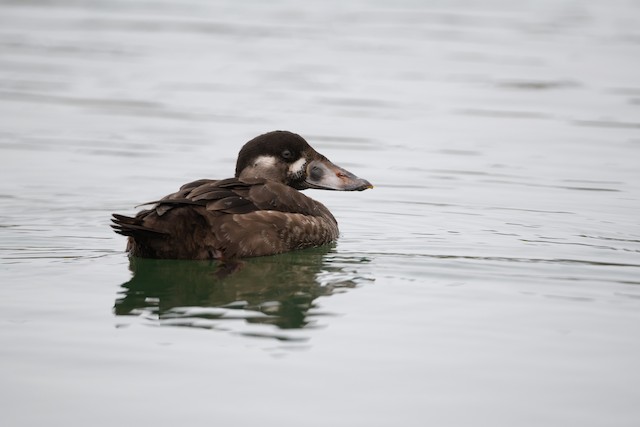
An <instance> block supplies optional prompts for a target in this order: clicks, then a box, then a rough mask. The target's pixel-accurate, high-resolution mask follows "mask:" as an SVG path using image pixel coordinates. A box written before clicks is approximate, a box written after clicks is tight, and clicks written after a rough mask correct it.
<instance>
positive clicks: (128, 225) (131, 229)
mask: <svg viewBox="0 0 640 427" xmlns="http://www.w3.org/2000/svg"><path fill="white" fill-rule="evenodd" d="M111 222H113V224H111V228H113V231H115V232H116V233H118V234H122V235H123V236H131V237H133V238H136V237H159V236H162V235H166V234H167V233H165V232H163V231H158V230H154V229H153V228H149V227H147V226H145V225H143V222H142V218H132V217H129V216H124V215H119V214H113V218H111Z"/></svg>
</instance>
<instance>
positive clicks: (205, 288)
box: [114, 246, 368, 329]
mask: <svg viewBox="0 0 640 427" xmlns="http://www.w3.org/2000/svg"><path fill="white" fill-rule="evenodd" d="M331 251H332V247H331V246H324V247H321V248H314V249H307V250H302V251H294V252H290V253H286V254H282V255H276V256H269V257H260V258H251V259H247V260H244V261H243V265H242V267H241V268H240V270H239V271H236V272H235V273H232V274H230V275H228V276H226V277H222V278H221V277H219V275H218V274H216V272H217V267H218V264H217V263H216V262H209V261H179V260H156V259H143V258H131V260H130V265H129V268H130V270H131V271H132V273H133V277H132V278H131V280H129V281H128V282H126V283H124V284H122V288H123V290H122V291H121V295H120V297H119V298H118V299H117V300H116V302H115V306H114V312H115V314H116V315H118V316H123V315H143V316H146V317H147V318H152V319H154V320H156V319H157V320H159V321H160V323H161V324H163V325H174V326H191V327H200V328H216V327H217V326H216V323H215V322H218V323H219V321H220V320H224V319H238V318H240V319H244V320H246V321H247V322H250V323H264V324H271V325H275V326H277V327H278V328H281V329H297V328H303V327H305V326H308V325H309V323H310V320H309V316H310V314H309V310H310V309H312V308H315V307H316V305H315V304H314V300H315V299H316V298H318V297H319V296H327V295H331V294H332V293H334V292H335V290H336V289H341V288H353V287H355V286H356V285H357V283H358V282H359V281H360V280H361V279H363V278H362V277H360V276H359V275H358V274H357V272H356V271H355V270H354V267H356V266H357V265H358V264H361V263H363V262H368V260H366V259H362V258H360V257H357V258H353V259H350V258H348V257H347V258H345V257H343V256H341V257H340V259H339V260H336V259H335V257H334V255H335V254H331ZM212 322H213V323H212Z"/></svg>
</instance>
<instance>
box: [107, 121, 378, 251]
mask: <svg viewBox="0 0 640 427" xmlns="http://www.w3.org/2000/svg"><path fill="white" fill-rule="evenodd" d="M371 187H372V186H371V184H370V183H369V182H368V181H366V180H363V179H360V178H358V177H356V176H355V175H353V174H351V173H350V172H348V171H346V170H344V169H342V168H339V167H338V166H336V165H334V164H333V163H331V162H330V161H329V160H328V159H327V158H326V157H324V156H322V155H321V154H319V153H318V152H316V151H315V150H314V149H313V148H311V146H310V145H309V144H308V143H307V142H306V141H305V140H304V139H303V138H302V137H301V136H299V135H296V134H294V133H291V132H286V131H275V132H269V133H266V134H264V135H260V136H258V137H256V138H254V139H252V140H251V141H249V142H248V143H247V144H245V145H244V147H243V148H242V150H241V151H240V153H239V155H238V161H237V164H236V176H235V178H230V179H223V180H208V179H202V180H198V181H194V182H191V183H189V184H185V185H183V186H182V187H181V188H180V190H179V191H177V192H175V193H172V194H169V195H168V196H166V197H164V198H163V199H162V200H159V201H157V202H152V203H153V204H154V205H155V206H154V207H153V208H151V209H148V210H143V211H141V212H139V213H138V214H137V215H136V216H135V217H134V218H132V217H127V216H124V215H118V214H114V215H113V219H112V221H113V224H112V227H113V229H114V230H115V231H116V232H117V233H120V234H122V235H125V236H128V238H129V239H128V245H127V250H128V251H129V253H130V254H131V255H132V256H137V257H144V258H173V259H223V260H226V259H235V258H242V257H252V256H262V255H273V254H278V253H282V252H287V251H291V250H295V249H303V248H308V247H313V246H320V245H323V244H326V243H330V242H332V241H334V240H335V239H336V238H337V237H338V224H337V222H336V220H335V218H334V217H333V215H331V212H329V210H328V209H327V208H326V207H325V206H324V205H323V204H322V203H319V202H317V201H315V200H313V199H311V198H309V197H307V196H305V195H304V194H302V193H301V192H299V191H298V190H303V189H305V188H319V189H328V190H342V191H359V190H364V189H367V188H371Z"/></svg>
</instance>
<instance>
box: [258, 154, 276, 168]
mask: <svg viewBox="0 0 640 427" xmlns="http://www.w3.org/2000/svg"><path fill="white" fill-rule="evenodd" d="M277 161H278V160H277V159H276V158H275V157H273V156H260V157H258V158H257V159H256V160H255V162H253V167H254V168H261V169H263V168H264V169H269V168H272V167H274V166H275V165H276V163H277Z"/></svg>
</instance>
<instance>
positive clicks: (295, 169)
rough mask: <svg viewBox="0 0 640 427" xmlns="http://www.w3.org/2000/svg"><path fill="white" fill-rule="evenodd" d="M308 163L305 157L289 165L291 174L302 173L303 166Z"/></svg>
mask: <svg viewBox="0 0 640 427" xmlns="http://www.w3.org/2000/svg"><path fill="white" fill-rule="evenodd" d="M306 163H307V159H305V158H304V157H301V158H299V159H298V160H296V161H295V162H293V163H291V165H290V166H289V175H302V171H303V168H304V166H305V164H306Z"/></svg>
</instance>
